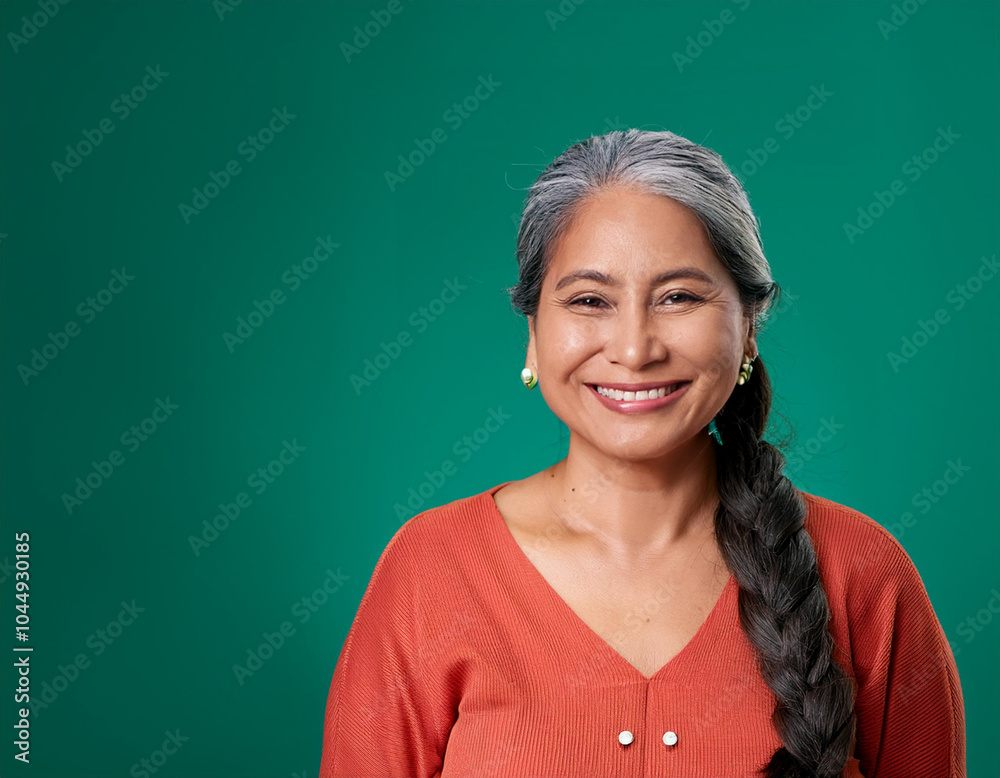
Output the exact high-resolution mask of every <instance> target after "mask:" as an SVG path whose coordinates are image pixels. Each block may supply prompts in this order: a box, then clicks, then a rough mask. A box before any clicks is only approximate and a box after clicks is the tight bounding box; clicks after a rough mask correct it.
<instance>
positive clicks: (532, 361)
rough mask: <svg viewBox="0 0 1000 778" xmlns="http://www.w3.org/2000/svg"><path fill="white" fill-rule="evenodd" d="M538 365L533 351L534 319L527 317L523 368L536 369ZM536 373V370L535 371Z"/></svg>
mask: <svg viewBox="0 0 1000 778" xmlns="http://www.w3.org/2000/svg"><path fill="white" fill-rule="evenodd" d="M537 365H538V360H537V358H536V350H535V317H534V316H529V317H528V349H527V354H526V355H525V358H524V366H525V367H530V368H536V367H537ZM536 372H537V370H536Z"/></svg>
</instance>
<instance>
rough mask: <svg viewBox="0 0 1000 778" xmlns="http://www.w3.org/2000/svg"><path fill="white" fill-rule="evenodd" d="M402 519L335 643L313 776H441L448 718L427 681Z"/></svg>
mask: <svg viewBox="0 0 1000 778" xmlns="http://www.w3.org/2000/svg"><path fill="white" fill-rule="evenodd" d="M406 530H407V527H406V525H404V526H403V527H402V528H401V529H400V530H399V531H398V532H397V533H396V535H395V536H393V538H392V539H391V540H390V541H389V543H388V545H387V546H386V548H385V550H384V551H383V552H382V555H381V556H380V557H379V560H378V562H377V563H376V565H375V570H374V572H373V573H372V577H371V580H370V581H369V583H368V587H367V589H366V590H365V593H364V595H363V596H362V598H361V603H360V605H359V606H358V610H357V613H356V615H355V617H354V622H353V624H352V626H351V628H350V631H349V632H348V635H347V638H346V640H345V641H344V645H343V647H342V648H341V651H340V656H339V658H338V660H337V665H336V668H335V669H334V672H333V681H332V683H331V685H330V692H329V696H328V699H327V706H326V716H325V720H324V732H323V753H322V759H321V762H320V771H319V776H320V778H376V776H377V778H395V777H396V776H398V777H399V778H404V777H405V778H434V777H435V776H440V774H441V765H442V761H443V755H444V749H445V744H446V742H447V737H448V733H449V732H450V728H451V724H452V719H451V717H450V716H449V713H448V710H447V705H446V704H445V700H444V695H441V694H437V695H432V694H430V693H429V691H428V690H429V688H431V685H432V684H433V683H434V679H435V677H437V673H436V669H435V667H434V657H433V656H432V655H431V653H430V652H428V651H422V650H421V646H422V645H423V643H422V641H423V639H424V636H425V626H424V624H425V623H426V621H425V619H424V618H423V615H422V607H421V603H422V600H423V599H424V598H423V597H422V596H421V586H420V580H419V578H420V576H421V575H426V574H427V572H428V571H427V570H421V569H420V567H421V566H420V565H419V564H415V563H414V562H413V558H412V555H411V550H412V549H411V546H412V544H411V543H408V541H407V537H406V535H407V533H406Z"/></svg>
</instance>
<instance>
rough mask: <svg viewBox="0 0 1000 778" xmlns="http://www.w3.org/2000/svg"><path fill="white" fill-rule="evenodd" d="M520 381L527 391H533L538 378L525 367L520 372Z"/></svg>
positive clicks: (532, 371)
mask: <svg viewBox="0 0 1000 778" xmlns="http://www.w3.org/2000/svg"><path fill="white" fill-rule="evenodd" d="M521 380H522V381H523V382H524V385H525V386H526V387H528V388H529V389H534V388H535V385H536V384H537V383H538V377H537V376H536V375H535V371H534V370H532V369H531V368H530V367H526V368H524V370H522V371H521Z"/></svg>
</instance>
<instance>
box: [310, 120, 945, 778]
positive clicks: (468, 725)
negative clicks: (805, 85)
mask: <svg viewBox="0 0 1000 778" xmlns="http://www.w3.org/2000/svg"><path fill="white" fill-rule="evenodd" d="M517 259H518V266H519V275H520V277H519V280H518V283H517V284H516V285H515V286H514V287H512V288H511V289H510V294H511V300H512V303H513V306H514V308H515V309H516V310H517V311H518V312H520V313H522V314H523V315H525V316H526V317H527V320H528V343H527V349H526V351H527V353H526V360H525V368H524V371H523V373H522V378H523V380H524V382H525V385H526V387H527V388H528V389H532V388H534V387H535V386H536V385H537V386H538V387H539V388H540V390H541V394H542V395H543V397H544V399H545V402H546V404H547V405H548V407H549V408H550V409H551V410H552V412H553V413H554V414H555V415H556V416H557V417H558V418H559V419H560V420H561V421H563V422H564V423H565V424H566V426H567V427H568V428H569V430H570V443H569V450H568V453H567V456H566V457H565V458H564V459H563V460H561V461H559V462H557V463H555V464H554V465H552V466H551V467H549V468H546V469H545V470H543V471H541V472H539V473H536V474H534V475H532V476H530V477H528V478H525V479H524V480H522V481H505V482H502V483H499V484H498V485H496V486H493V487H491V488H490V489H488V490H486V491H484V492H481V493H479V494H476V495H472V496H470V497H466V498H464V499H461V500H457V501H455V502H452V503H449V504H447V505H443V506H440V507H437V508H432V509H430V510H426V511H424V512H423V513H420V514H418V515H416V516H414V517H413V518H412V519H410V520H409V521H407V522H406V523H405V524H404V525H403V526H402V527H401V528H400V529H399V530H398V531H397V532H396V534H395V535H394V537H393V538H392V540H391V541H390V542H389V544H388V546H387V547H386V549H385V551H384V552H383V554H382V556H381V558H380V559H379V562H378V564H377V565H376V568H375V571H374V574H373V576H372V579H371V581H370V583H369V585H368V588H367V590H366V592H365V595H364V597H363V598H362V602H361V605H360V607H359V609H358V613H357V616H356V617H355V621H354V624H353V625H352V627H351V631H350V633H349V634H348V637H347V640H346V641H345V644H344V646H343V649H342V651H341V654H340V657H339V660H338V663H337V667H336V670H335V671H334V676H333V681H332V684H331V688H330V695H329V700H328V705H327V715H326V721H325V736H324V744H323V759H322V765H321V770H320V774H321V776H323V777H324V778H335V777H337V776H340V777H344V778H346V776H354V777H355V778H357V777H358V776H422V777H427V778H429V777H431V776H440V778H457V777H458V776H484V775H491V776H509V777H511V778H513V777H514V776H540V775H545V776H560V777H563V778H569V777H570V776H595V775H600V776H639V775H648V776H677V777H678V778H680V777H682V776H683V777H684V778H692V777H693V776H704V777H706V778H707V777H709V776H727V778H750V777H751V776H761V777H762V778H779V777H780V778H806V777H807V776H808V777H809V778H838V776H839V777H841V778H858V777H859V776H861V777H862V778H890V776H952V777H954V776H964V775H965V720H964V708H963V698H962V690H961V686H960V683H959V678H958V672H957V669H956V665H955V661H954V657H953V654H952V651H951V648H950V646H949V644H948V641H947V638H946V637H945V635H944V631H943V630H942V628H941V625H940V623H939V621H938V619H937V617H936V615H935V613H934V610H933V607H932V606H931V603H930V601H929V599H928V596H927V592H926V590H925V589H924V586H923V583H922V581H921V579H920V576H919V574H918V573H917V571H916V569H915V567H914V565H913V562H912V561H911V560H910V558H909V556H908V555H907V554H906V552H905V550H904V549H903V548H902V546H900V544H899V543H898V542H897V541H896V540H895V538H893V536H892V535H891V534H890V533H889V532H888V531H886V530H885V529H883V528H882V526H881V525H879V524H878V523H877V522H875V521H874V520H872V519H871V518H869V517H867V516H865V515H864V514H861V513H859V512H858V511H856V510H853V509H851V508H849V507H847V506H844V505H839V504H837V503H835V502H833V501H831V500H828V499H825V498H823V497H820V496H817V495H813V494H809V493H806V492H803V491H801V490H799V489H797V488H796V487H795V486H794V485H793V484H792V482H791V481H790V480H789V479H788V477H787V476H786V475H785V472H784V469H785V457H784V456H783V455H782V453H781V452H780V451H779V450H778V449H777V448H776V447H775V446H774V445H772V444H771V443H769V442H767V441H766V440H765V439H764V437H763V436H764V433H765V429H766V427H767V420H768V415H769V413H770V408H771V386H770V381H769V378H768V374H767V371H766V369H765V367H764V364H763V360H762V359H761V357H760V354H759V352H758V344H757V338H758V335H759V332H760V329H761V327H762V325H763V324H764V322H765V321H766V319H767V316H768V314H769V313H770V312H771V311H773V310H774V307H775V305H776V304H777V302H778V300H779V296H780V294H779V293H780V290H779V287H778V285H777V284H776V282H775V281H774V280H773V278H772V277H771V273H770V268H769V265H768V262H767V260H766V259H765V257H764V253H763V248H762V244H761V239H760V234H759V225H758V223H757V219H756V217H755V216H754V214H753V212H752V210H751V209H750V205H749V202H748V200H747V196H746V194H745V192H744V190H743V188H742V186H741V185H740V183H739V181H738V180H737V179H736V178H735V177H734V176H733V175H732V173H731V172H730V170H729V169H728V168H727V167H726V165H725V163H724V162H723V161H722V159H721V158H720V157H719V156H718V154H716V153H715V152H713V151H711V150H710V149H707V148H705V147H703V146H699V145H697V144H695V143H692V142H691V141H689V140H686V139H684V138H682V137H680V136H678V135H675V134H673V133H670V132H645V131H640V130H635V129H632V130H627V131H614V132H610V133H607V134H606V135H601V136H595V137H592V138H589V139H587V140H585V141H582V142H580V143H577V144H574V145H573V146H571V147H570V148H569V149H567V150H566V151H565V152H563V153H562V154H561V155H560V156H559V157H558V158H557V159H555V160H554V161H553V162H552V163H551V164H550V165H549V166H548V167H547V169H546V170H545V171H544V172H543V173H542V174H541V175H540V176H539V178H538V180H537V181H536V182H535V183H534V185H533V186H532V187H531V190H530V192H529V195H528V198H527V201H526V203H525V207H524V213H523V216H522V219H521V224H520V230H519V233H518V242H517Z"/></svg>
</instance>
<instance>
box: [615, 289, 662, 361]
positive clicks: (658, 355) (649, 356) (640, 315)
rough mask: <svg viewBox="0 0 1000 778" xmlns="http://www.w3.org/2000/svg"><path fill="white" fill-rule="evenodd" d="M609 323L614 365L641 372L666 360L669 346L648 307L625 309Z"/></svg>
mask: <svg viewBox="0 0 1000 778" xmlns="http://www.w3.org/2000/svg"><path fill="white" fill-rule="evenodd" d="M609 324H610V327H611V332H610V333H609V335H608V343H607V346H606V351H607V357H608V360H609V361H610V362H613V363H615V364H619V365H622V366H624V367H627V368H629V369H630V370H635V371H638V370H640V369H642V368H643V367H645V366H646V365H648V364H650V363H651V362H660V361H662V360H663V359H664V358H666V355H667V346H666V343H665V342H664V340H663V336H662V333H661V332H660V331H659V329H658V327H657V326H656V323H655V322H654V320H653V316H652V313H651V312H650V310H649V308H648V307H646V306H642V305H635V306H629V307H628V308H627V309H626V308H623V309H621V312H620V313H619V314H618V315H617V316H615V317H614V319H613V320H612V321H611V322H610V323H609Z"/></svg>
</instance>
